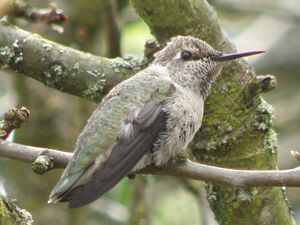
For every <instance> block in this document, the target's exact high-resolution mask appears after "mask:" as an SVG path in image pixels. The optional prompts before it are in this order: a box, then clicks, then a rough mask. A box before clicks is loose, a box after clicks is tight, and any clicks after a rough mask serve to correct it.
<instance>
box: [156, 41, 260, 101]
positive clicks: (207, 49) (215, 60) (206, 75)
mask: <svg viewBox="0 0 300 225" xmlns="http://www.w3.org/2000/svg"><path fill="white" fill-rule="evenodd" d="M262 52H263V51H251V52H242V53H230V54H227V53H223V52H220V51H217V50H215V49H213V48H212V47H211V46H210V45H209V44H207V43H206V42H204V41H202V40H200V39H198V38H194V37H191V36H177V37H173V38H172V39H171V41H170V42H168V44H167V46H166V47H165V48H163V49H162V50H161V51H159V52H157V53H156V54H155V55H154V61H153V64H158V65H160V66H164V67H167V69H168V71H169V72H170V76H171V78H172V79H174V80H175V81H176V82H178V83H179V84H182V85H183V86H187V87H188V88H192V89H196V90H199V91H201V92H203V94H204V95H205V97H206V95H207V93H208V91H209V89H210V86H211V84H212V82H213V81H214V80H215V79H216V78H217V76H218V75H219V73H220V71H221V68H222V65H223V62H225V61H229V60H233V59H237V58H241V57H245V56H250V55H255V54H259V53H262Z"/></svg>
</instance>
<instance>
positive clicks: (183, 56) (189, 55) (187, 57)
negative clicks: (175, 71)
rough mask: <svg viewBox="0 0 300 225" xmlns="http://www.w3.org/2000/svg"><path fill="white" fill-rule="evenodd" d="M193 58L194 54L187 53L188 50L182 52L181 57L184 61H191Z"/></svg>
mask: <svg viewBox="0 0 300 225" xmlns="http://www.w3.org/2000/svg"><path fill="white" fill-rule="evenodd" d="M192 56H193V55H192V53H191V52H190V51H186V50H184V51H182V52H181V55H180V57H181V58H182V59H184V60H187V59H190V58H192Z"/></svg>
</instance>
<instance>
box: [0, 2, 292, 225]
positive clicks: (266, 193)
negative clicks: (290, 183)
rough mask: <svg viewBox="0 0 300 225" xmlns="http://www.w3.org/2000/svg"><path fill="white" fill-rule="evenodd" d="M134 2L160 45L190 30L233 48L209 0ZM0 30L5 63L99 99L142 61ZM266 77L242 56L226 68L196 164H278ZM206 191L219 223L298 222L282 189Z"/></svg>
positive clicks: (210, 104) (198, 141)
mask: <svg viewBox="0 0 300 225" xmlns="http://www.w3.org/2000/svg"><path fill="white" fill-rule="evenodd" d="M131 3H132V5H133V6H134V7H135V8H136V10H137V12H138V13H139V14H140V15H141V17H143V19H144V20H145V21H146V22H147V23H148V25H149V27H150V29H151V31H152V33H153V34H154V36H155V37H156V38H157V39H158V40H159V42H161V43H163V42H165V41H167V40H168V39H169V38H170V37H172V36H175V35H192V36H195V37H199V38H201V39H203V40H205V41H207V42H209V43H210V44H211V45H212V46H213V47H215V48H216V49H218V50H223V51H226V52H231V51H234V50H235V47H234V45H233V44H232V43H231V42H230V41H229V40H228V39H227V38H226V36H225V35H224V33H223V32H222V30H221V28H220V26H219V24H218V20H217V17H216V13H215V11H214V10H213V9H212V8H211V6H209V5H208V3H207V2H206V1H205V0H195V1H186V0H168V1H163V2H161V4H159V7H158V6H157V5H158V4H157V2H156V1H152V0H131ZM166 12H167V14H166ZM0 31H1V32H0V64H2V66H5V67H8V68H10V69H13V70H14V71H16V72H19V73H23V74H25V75H28V76H31V77H33V78H35V79H37V80H39V81H41V82H43V83H44V84H45V85H47V86H50V87H52V88H56V89H58V90H62V91H65V92H68V93H70V94H75V95H77V96H80V97H83V98H87V99H90V100H94V101H99V100H100V99H101V98H102V96H103V95H104V94H105V93H106V92H107V90H109V89H110V88H111V87H112V86H113V85H115V84H116V83H118V82H119V81H121V80H122V79H125V78H127V77H128V76H130V75H132V74H134V73H135V72H136V71H137V70H139V69H141V68H142V66H143V64H141V63H140V61H137V60H132V59H131V60H129V61H128V60H124V59H116V60H110V59H104V58H101V57H95V56H91V55H88V54H85V53H82V52H78V51H75V50H72V49H69V48H66V47H64V46H59V45H56V44H55V43H52V42H49V41H45V40H43V39H41V38H40V37H37V36H35V35H30V34H29V33H28V32H24V31H21V30H19V29H17V28H12V27H10V26H8V25H6V23H5V22H2V23H1V25H0ZM16 40H17V41H16ZM29 56H31V57H29ZM262 81H263V83H267V84H268V85H267V86H269V84H270V83H271V82H273V81H274V80H272V79H269V78H265V79H257V77H256V74H255V73H254V71H253V69H252V68H250V67H249V66H248V65H247V64H246V63H245V61H244V60H239V61H235V62H232V63H230V64H228V65H227V66H225V67H224V68H223V72H222V75H221V77H220V78H219V79H218V81H217V82H216V84H215V85H214V87H213V89H212V91H211V95H210V96H209V98H208V99H207V101H206V107H205V116H204V119H203V125H202V128H201V131H200V132H198V133H197V135H196V137H195V139H194V141H193V142H192V143H191V145H190V148H191V150H192V152H193V154H194V156H195V157H196V159H197V160H198V161H199V162H205V163H209V164H213V165H218V166H223V167H230V168H243V169H274V168H276V166H277V154H276V150H277V144H276V141H277V139H276V134H275V132H274V130H273V128H272V126H273V124H272V115H273V114H272V107H271V106H270V105H268V104H267V103H266V102H265V101H264V100H263V99H262V97H261V96H260V92H261V91H263V90H266V89H268V88H266V89H263V88H261V87H262V84H261V82H262ZM207 194H208V200H209V202H210V205H211V208H212V210H213V211H214V213H215V216H216V219H217V220H218V222H219V223H220V224H228V225H229V224H230V225H232V224H244V225H248V224H249V225H250V224H251V225H253V224H257V225H261V224H266V225H267V224H275V225H280V224H286V225H289V224H295V222H294V220H293V218H292V216H291V213H290V211H289V208H288V204H287V202H286V200H285V196H284V192H283V191H282V189H280V188H252V189H251V190H250V191H249V192H246V191H245V190H243V189H235V188H228V187H224V186H218V185H212V184H208V185H207ZM240 196H246V197H247V198H246V200H243V199H245V198H241V197H240Z"/></svg>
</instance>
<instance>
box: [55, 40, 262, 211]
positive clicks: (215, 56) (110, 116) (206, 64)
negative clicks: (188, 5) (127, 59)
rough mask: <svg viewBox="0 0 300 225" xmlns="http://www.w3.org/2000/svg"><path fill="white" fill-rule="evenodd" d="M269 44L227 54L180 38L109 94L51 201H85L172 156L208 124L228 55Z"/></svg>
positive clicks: (79, 142) (76, 203) (71, 203)
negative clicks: (207, 108)
mask: <svg viewBox="0 0 300 225" xmlns="http://www.w3.org/2000/svg"><path fill="white" fill-rule="evenodd" d="M261 52H262V51H253V52H244V53H232V54H224V53H222V52H219V51H216V50H214V49H213V48H212V47H211V46H210V45H208V44H207V43H206V42H204V41H201V40H199V39H197V38H194V37H191V36H178V37H174V38H172V39H171V41H170V42H169V43H168V44H167V46H166V47H165V48H164V49H162V50H161V51H159V52H157V53H156V54H155V55H154V61H153V63H152V64H151V65H150V66H149V67H147V68H146V69H144V70H142V71H140V72H139V73H137V74H136V75H134V76H133V77H131V78H129V79H127V80H125V81H123V82H122V83H120V84H118V85H117V86H115V87H114V88H113V89H112V90H111V91H110V92H109V93H108V95H107V96H106V97H105V98H103V100H102V102H101V103H100V105H99V106H98V108H97V109H96V110H95V112H94V113H93V115H92V117H91V118H90V119H89V121H88V123H87V125H86V126H85V128H84V129H83V131H82V132H81V134H80V136H79V138H78V140H77V143H76V147H75V152H74V156H73V158H72V160H71V161H70V162H69V164H68V166H67V167H66V169H65V170H64V172H63V174H62V176H61V179H60V180H59V182H58V183H57V184H56V186H55V187H54V189H53V191H52V193H51V194H50V198H49V203H52V202H53V203H55V202H69V206H70V207H80V206H83V205H85V204H88V203H90V202H92V201H94V200H96V199H97V198H99V197H100V196H101V195H103V194H104V193H105V192H107V191H108V190H110V189H111V188H112V187H114V186H115V185H116V184H117V183H118V182H119V181H120V180H121V179H122V178H123V177H125V176H127V175H129V174H130V173H132V172H134V171H137V170H140V169H142V168H144V167H146V166H147V165H149V164H155V165H156V166H158V167H161V166H164V165H165V164H167V163H168V161H169V160H170V159H172V158H173V157H175V156H176V155H178V154H181V153H182V151H183V150H184V149H185V148H186V147H187V145H188V144H189V143H190V141H191V140H192V139H193V137H194V135H195V133H196V132H197V131H198V129H199V128H200V126H201V122H202V115H203V106H204V100H205V99H206V97H207V95H208V94H209V90H210V88H211V85H212V83H213V81H214V80H215V79H216V78H217V76H218V75H219V74H220V71H221V68H222V61H227V60H231V59H236V58H240V57H244V56H249V55H254V54H258V53H261Z"/></svg>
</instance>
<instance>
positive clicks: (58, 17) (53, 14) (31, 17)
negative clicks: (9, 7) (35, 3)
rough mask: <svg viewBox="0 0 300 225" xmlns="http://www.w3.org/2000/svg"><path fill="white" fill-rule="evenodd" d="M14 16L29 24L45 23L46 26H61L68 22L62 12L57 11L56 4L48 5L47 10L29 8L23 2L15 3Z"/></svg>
mask: <svg viewBox="0 0 300 225" xmlns="http://www.w3.org/2000/svg"><path fill="white" fill-rule="evenodd" d="M13 11H14V16H16V17H22V18H24V19H26V20H28V21H31V22H46V23H48V24H61V23H64V22H66V21H67V20H68V16H67V15H66V14H65V13H64V11H63V10H61V9H58V8H57V6H56V4H54V3H52V4H50V7H49V8H48V9H37V8H33V7H30V6H29V5H28V4H26V3H24V2H23V1H16V2H15V3H14V5H13Z"/></svg>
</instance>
